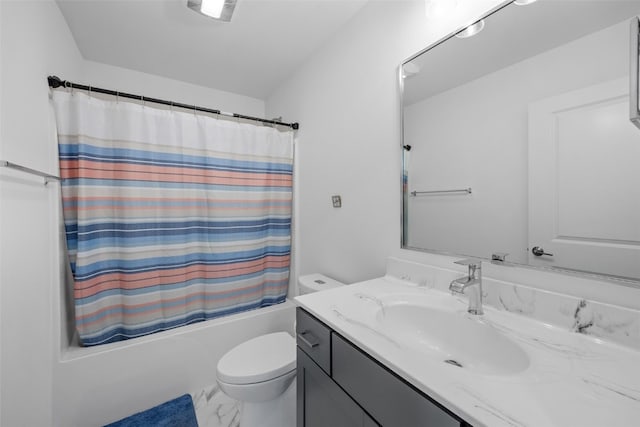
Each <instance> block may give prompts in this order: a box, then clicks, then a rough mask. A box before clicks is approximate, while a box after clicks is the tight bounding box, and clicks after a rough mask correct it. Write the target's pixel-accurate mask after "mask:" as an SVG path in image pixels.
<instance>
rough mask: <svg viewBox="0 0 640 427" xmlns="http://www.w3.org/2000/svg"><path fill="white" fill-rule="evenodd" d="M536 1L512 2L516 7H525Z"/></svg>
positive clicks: (520, 0)
mask: <svg viewBox="0 0 640 427" xmlns="http://www.w3.org/2000/svg"><path fill="white" fill-rule="evenodd" d="M537 1H538V0H516V1H514V3H515V4H517V5H518V6H526V5H528V4H531V3H535V2H537Z"/></svg>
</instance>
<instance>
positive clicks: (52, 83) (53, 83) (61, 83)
mask: <svg viewBox="0 0 640 427" xmlns="http://www.w3.org/2000/svg"><path fill="white" fill-rule="evenodd" d="M47 81H48V82H49V87H50V88H53V89H56V88H59V87H64V88H71V89H80V90H86V91H89V93H91V92H97V93H104V94H106V95H113V96H117V97H123V98H130V99H136V100H138V101H142V102H151V103H154V104H162V105H169V106H170V107H178V108H184V109H187V110H192V111H202V112H205V113H211V114H218V115H220V116H227V117H235V118H237V119H244V120H252V121H254V122H261V123H267V124H270V125H278V126H286V127H290V128H291V129H294V130H297V129H299V128H300V125H299V124H298V123H284V122H280V121H278V120H268V119H261V118H259V117H252V116H245V115H244V114H236V113H227V112H224V111H220V110H213V109H211V108H205V107H198V106H197V105H188V104H182V103H180V102H173V101H165V100H164V99H157V98H149V97H147V96H142V95H133V94H131V93H126V92H118V91H115V90H110V89H102V88H99V87H93V86H87V85H82V84H78V83H73V82H70V81H68V80H62V79H60V78H59V77H57V76H49V77H47Z"/></svg>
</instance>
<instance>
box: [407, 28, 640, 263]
mask: <svg viewBox="0 0 640 427" xmlns="http://www.w3.org/2000/svg"><path fill="white" fill-rule="evenodd" d="M628 33H629V25H628V23H627V22H626V21H625V22H622V23H620V24H617V25H614V26H612V27H609V28H606V29H604V30H601V31H598V32H596V33H594V34H591V35H588V36H585V37H583V38H581V39H578V40H575V41H572V42H570V43H567V44H565V45H563V46H560V47H557V48H555V49H552V50H550V51H548V52H545V53H542V54H539V55H536V56H534V57H532V58H529V59H527V60H525V61H522V62H520V63H517V64H514V65H511V66H509V67H506V68H504V69H502V70H498V71H496V72H494V73H491V74H489V75H486V76H484V77H482V78H479V79H477V80H474V81H472V82H469V83H466V84H464V85H462V86H459V87H456V88H453V89H450V90H448V91H446V92H443V93H440V94H438V95H436V96H433V97H431V98H428V99H426V100H424V101H421V102H417V103H416V104H413V105H411V106H408V107H406V108H405V127H404V132H405V137H406V143H408V144H410V145H411V146H412V150H411V152H410V156H411V159H410V168H409V170H410V172H409V189H410V190H414V189H416V190H421V189H448V188H466V187H472V188H473V194H472V195H470V196H466V195H465V196H440V197H433V196H431V197H411V198H409V218H410V219H409V230H410V232H409V245H410V246H413V247H422V248H433V249H440V250H444V251H447V252H454V253H462V254H467V255H475V256H482V257H485V258H489V257H490V256H491V253H493V252H506V253H508V254H509V258H508V259H509V260H510V261H512V262H519V263H525V264H526V263H527V257H528V253H527V252H528V251H527V247H528V233H527V230H528V221H527V218H528V215H527V212H528V208H527V206H528V202H527V200H528V183H529V176H528V175H529V171H528V166H527V165H528V155H527V150H528V142H529V138H528V120H527V115H528V107H529V104H530V103H532V102H535V101H537V100H540V99H545V98H548V97H550V96H553V95H559V94H561V93H566V92H569V91H572V90H575V89H579V88H584V87H587V86H592V85H594V84H597V83H601V82H605V81H610V80H614V79H616V78H620V77H623V76H626V75H628V51H627V50H628V48H627V43H626V41H627V39H628V37H629V35H628ZM496 88H500V90H496ZM443 106H449V108H443ZM479 112H480V113H479ZM461 117H463V118H464V124H463V125H460V118H461ZM592 163H593V164H596V163H597V161H596V159H593V162H592Z"/></svg>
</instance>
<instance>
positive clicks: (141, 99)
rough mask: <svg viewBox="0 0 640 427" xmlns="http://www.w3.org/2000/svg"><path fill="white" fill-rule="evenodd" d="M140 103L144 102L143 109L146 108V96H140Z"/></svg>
mask: <svg viewBox="0 0 640 427" xmlns="http://www.w3.org/2000/svg"><path fill="white" fill-rule="evenodd" d="M140 101H142V108H144V107H145V106H146V104H145V102H144V96H142V95H141V96H140Z"/></svg>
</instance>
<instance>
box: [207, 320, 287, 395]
mask: <svg viewBox="0 0 640 427" xmlns="http://www.w3.org/2000/svg"><path fill="white" fill-rule="evenodd" d="M295 368H296V342H295V340H294V339H293V338H292V337H291V335H289V334H288V333H286V332H276V333H273V334H267V335H261V336H259V337H256V338H253V339H250V340H249V341H245V342H243V343H242V344H240V345H238V346H236V347H234V348H232V349H231V350H229V352H227V353H226V354H225V355H224V356H222V358H221V359H220V361H219V362H218V379H219V380H220V381H223V382H225V383H230V384H252V383H259V382H262V381H267V380H271V379H273V378H276V377H279V376H281V375H284V374H286V373H288V372H291V371H293V370H294V369H295Z"/></svg>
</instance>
